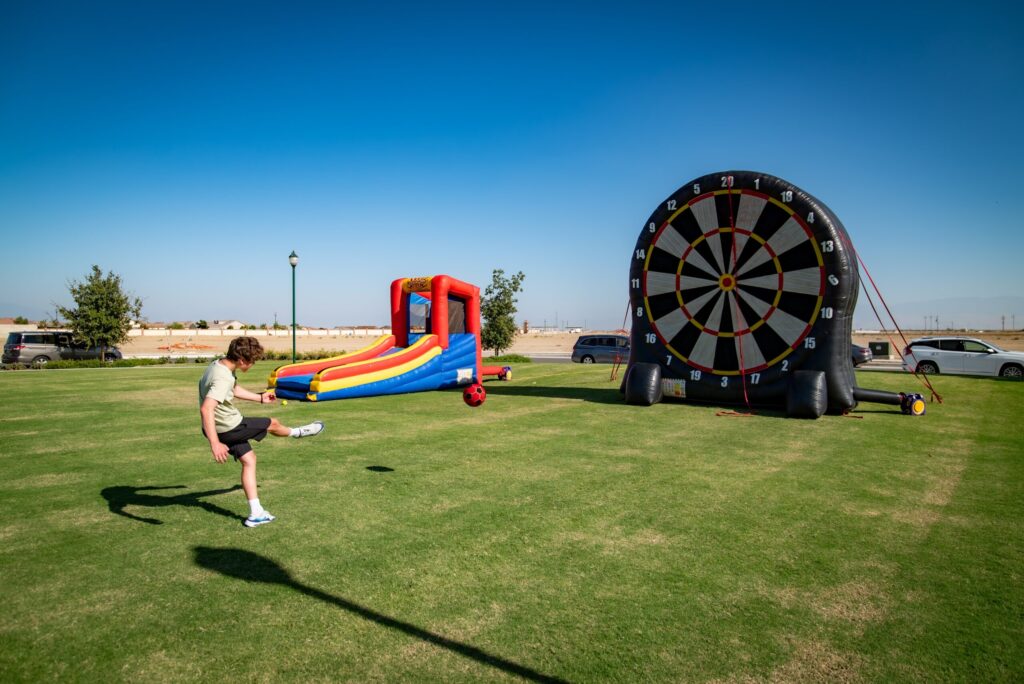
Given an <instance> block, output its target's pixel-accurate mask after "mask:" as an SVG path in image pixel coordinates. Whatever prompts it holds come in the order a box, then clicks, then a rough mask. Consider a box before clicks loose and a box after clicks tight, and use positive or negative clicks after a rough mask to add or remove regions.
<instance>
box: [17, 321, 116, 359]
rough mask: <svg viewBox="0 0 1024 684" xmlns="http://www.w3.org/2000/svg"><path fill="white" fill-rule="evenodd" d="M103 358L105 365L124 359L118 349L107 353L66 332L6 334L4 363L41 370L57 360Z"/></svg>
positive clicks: (110, 348)
mask: <svg viewBox="0 0 1024 684" xmlns="http://www.w3.org/2000/svg"><path fill="white" fill-rule="evenodd" d="M100 354H103V360H104V361H116V360H118V359H120V358H121V351H120V350H119V349H118V348H117V347H107V350H106V352H104V351H103V350H101V349H100V348H99V347H90V346H88V345H87V344H86V343H84V342H79V341H78V340H76V339H74V337H72V335H71V333H70V332H68V331H66V330H25V331H22V332H12V333H8V334H7V341H6V342H5V343H4V355H3V362H4V363H23V364H25V365H26V366H27V365H36V366H41V365H43V364H45V363H49V362H50V361H58V360H68V359H98V358H100Z"/></svg>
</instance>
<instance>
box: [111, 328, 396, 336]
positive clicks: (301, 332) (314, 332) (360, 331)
mask: <svg viewBox="0 0 1024 684" xmlns="http://www.w3.org/2000/svg"><path fill="white" fill-rule="evenodd" d="M390 334H391V328H319V329H318V328H299V329H298V330H296V331H295V336H296V337H380V336H381V335H390ZM128 336H129V337H231V338H235V337H242V336H245V337H291V336H292V331H291V330H265V329H259V330H202V329H197V328H191V329H189V328H185V329H182V330H175V329H173V328H133V329H132V330H129V331H128Z"/></svg>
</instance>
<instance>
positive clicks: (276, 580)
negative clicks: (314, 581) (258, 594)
mask: <svg viewBox="0 0 1024 684" xmlns="http://www.w3.org/2000/svg"><path fill="white" fill-rule="evenodd" d="M194 551H195V562H196V565H198V566H200V567H202V568H206V569H207V570H213V571H215V572H219V573H221V574H222V575H226V576H228V577H234V578H235V579H240V580H245V581H247V582H266V583H268V584H280V585H283V586H286V587H289V588H291V589H294V590H295V591H297V592H299V593H300V594H304V595H306V596H309V597H310V598H315V599H317V600H320V601H323V602H324V603H328V604H331V605H333V606H337V607H338V608H341V609H342V610H344V611H347V612H349V613H352V614H353V615H358V616H359V617H361V618H363V619H365V620H369V621H370V622H374V623H376V624H378V625H381V626H382V627H388V628H389V629H395V630H398V631H399V632H403V633H405V634H408V635H409V636H412V637H415V638H417V639H421V640H423V641H425V642H427V643H429V644H433V645H435V646H440V647H441V648H446V649H448V650H449V651H452V652H453V653H457V654H459V655H461V656H463V657H466V658H470V659H471V660H475V661H477V662H478V663H481V664H483V665H489V666H490V667H494V668H497V669H499V670H501V671H503V672H507V673H509V674H512V675H516V676H519V677H522V678H523V679H527V680H529V681H532V682H565V680H564V679H559V678H558V677H551V676H549V675H545V674H541V673H540V672H536V671H534V670H531V669H530V668H528V667H525V666H523V665H519V664H518V663H514V662H512V661H510V660H505V659H504V658H501V657H499V656H496V655H491V654H490V653H488V652H486V651H483V650H481V649H479V648H476V647H475V646H470V645H468V644H464V643H462V642H459V641H455V640H453V639H448V638H447V637H443V636H441V635H440V634H434V633H433V632H428V631H427V630H425V629H422V628H421V627H417V626H416V625H411V624H409V623H408V622H402V621H401V620H398V619H396V618H393V617H389V616H387V615H384V614H383V613H378V612H376V611H374V610H371V609H370V608H367V607H365V606H361V605H359V604H358V603H353V602H352V601H349V600H347V599H344V598H341V597H340V596H332V595H331V594H328V593H326V592H323V591H320V590H319V589H316V588H314V587H308V586H306V585H305V584H302V583H301V582H297V581H296V580H295V579H293V578H292V576H291V575H290V574H288V571H287V570H285V569H284V568H282V567H281V566H280V565H278V564H277V563H275V562H274V561H272V560H270V559H269V558H266V557H264V556H260V555H259V554H255V553H252V552H250V551H243V550H242V549H215V548H210V547H208V546H197V547H195V548H194Z"/></svg>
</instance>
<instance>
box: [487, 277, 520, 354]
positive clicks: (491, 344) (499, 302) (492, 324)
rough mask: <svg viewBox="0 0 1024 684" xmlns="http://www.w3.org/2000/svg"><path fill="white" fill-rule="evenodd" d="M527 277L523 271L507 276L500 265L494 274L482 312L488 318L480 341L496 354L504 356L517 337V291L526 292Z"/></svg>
mask: <svg viewBox="0 0 1024 684" xmlns="http://www.w3.org/2000/svg"><path fill="white" fill-rule="evenodd" d="M525 278H526V276H525V275H523V272H522V271H519V272H518V273H516V274H515V275H514V276H512V277H510V278H506V277H505V271H503V270H502V269H500V268H496V269H494V271H493V272H492V273H491V284H490V285H488V286H487V289H486V290H485V291H484V296H483V301H481V302H480V315H481V316H483V319H484V325H483V329H482V330H481V331H480V342H481V344H482V345H483V348H484V349H493V350H494V353H495V355H498V356H500V355H501V352H502V351H503V350H505V349H508V348H509V347H511V346H512V342H513V340H515V338H516V322H515V318H514V316H515V313H516V294H517V293H519V292H522V290H523V280H524V279H525Z"/></svg>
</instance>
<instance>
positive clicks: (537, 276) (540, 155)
mask: <svg viewBox="0 0 1024 684" xmlns="http://www.w3.org/2000/svg"><path fill="white" fill-rule="evenodd" d="M829 5H830V3H785V2H783V3H764V2H761V3H746V2H730V3H707V2H702V3H689V2H673V3H655V2H630V3H604V2H594V3H564V4H557V3H532V2H517V3H505V4H499V3H482V2H473V3H470V2H466V3H446V2H440V3H433V4H428V3H390V4H389V3H366V2H358V3H356V2H349V3H346V2H323V3H318V2H292V3H260V2H143V3H139V2H130V3H129V2H102V3H86V2H46V1H43V2H29V1H20V0H14V1H8V2H5V3H3V4H2V5H0V234H2V237H3V244H4V246H5V249H4V252H5V256H6V258H5V259H4V262H5V264H4V267H3V269H2V270H0V316H16V315H25V316H28V317H30V318H36V317H40V316H44V315H46V316H49V315H51V314H52V312H53V303H59V304H63V305H67V304H70V303H71V302H70V298H69V295H68V292H67V282H68V280H69V279H81V278H83V277H84V276H85V275H86V274H87V273H88V272H89V270H90V267H91V265H92V264H98V265H99V266H100V267H101V268H102V269H104V270H105V271H107V270H112V271H114V272H116V273H118V274H120V275H121V276H122V278H123V279H124V283H125V286H126V288H127V289H128V290H130V291H132V292H133V293H135V294H137V295H139V296H141V297H142V298H143V300H144V308H143V313H144V315H145V316H146V317H147V318H149V319H150V320H154V321H170V320H195V319H199V318H205V319H218V318H241V319H243V320H247V321H249V322H252V323H264V322H273V320H274V316H275V314H276V315H277V317H278V319H279V320H280V321H281V322H287V321H288V320H290V316H291V289H290V288H291V272H290V268H289V266H288V263H287V256H288V254H289V253H290V252H291V251H292V250H295V251H296V252H297V253H298V254H299V256H300V257H301V261H300V264H299V267H298V271H297V283H298V297H297V298H298V319H299V323H300V324H306V325H356V324H377V323H386V322H387V321H388V286H389V284H390V282H391V280H392V279H394V278H397V277H404V276H418V275H431V274H435V273H448V274H450V275H453V276H455V277H458V278H460V279H462V280H466V281H469V282H473V283H476V284H478V285H480V287H481V289H483V288H484V287H485V286H486V285H487V284H488V283H489V282H490V276H491V271H492V270H493V269H495V268H503V269H505V271H506V272H515V271H519V270H522V271H523V272H524V273H526V281H525V283H524V284H525V291H524V292H523V293H522V294H521V295H520V297H519V314H518V315H517V319H518V320H519V321H522V320H523V319H527V320H529V321H530V322H531V324H533V325H542V324H544V323H547V324H548V325H551V324H554V322H555V321H556V319H557V320H558V321H559V323H568V324H575V325H586V326H587V327H591V328H601V327H603V328H618V327H619V326H621V325H622V321H623V316H624V313H625V309H626V305H627V302H628V291H627V286H628V270H629V258H630V254H631V252H632V249H633V246H634V244H635V242H636V239H637V235H638V234H639V232H640V230H641V228H642V227H643V225H644V222H645V220H646V218H647V217H648V215H649V214H650V213H651V212H652V211H653V210H654V209H655V207H656V206H657V205H658V204H659V203H660V202H661V201H662V200H663V199H664V198H665V197H667V196H668V195H670V194H671V193H673V192H674V191H675V190H676V189H677V188H679V187H680V186H682V185H684V184H685V183H687V182H688V181H689V180H691V179H693V178H696V177H698V176H702V175H704V174H708V173H712V172H716V171H720V170H727V169H752V170H758V171H762V172H765V173H769V174H773V175H776V176H780V177H782V178H785V179H786V180H788V181H790V182H792V183H794V184H796V185H798V186H800V187H801V188H803V189H804V190H806V191H808V192H810V193H812V194H814V195H815V196H816V197H818V198H819V199H821V200H822V201H824V202H825V203H826V204H828V205H829V207H830V208H831V209H832V210H833V212H834V213H835V214H836V215H838V217H839V218H840V219H841V220H842V222H843V223H844V224H845V225H846V228H847V230H848V231H849V233H850V236H851V238H852V240H853V242H854V244H855V245H856V246H857V248H858V251H859V252H860V254H861V257H862V258H863V259H864V261H865V263H866V264H867V267H868V269H870V271H871V275H872V276H873V277H874V279H875V281H876V282H877V283H878V285H879V287H880V289H881V290H882V293H883V294H884V295H885V297H886V298H887V300H888V301H889V302H890V303H891V304H892V305H893V306H894V307H896V310H897V311H905V312H907V320H905V321H901V323H902V324H904V325H910V326H915V327H920V326H921V325H922V321H921V319H920V312H921V310H925V309H920V310H919V308H915V306H916V304H915V303H917V304H920V303H922V302H930V303H929V304H927V307H931V308H934V309H936V310H935V311H934V312H932V313H935V314H938V315H940V320H943V322H945V320H946V319H947V317H950V316H954V315H957V314H956V313H954V311H953V310H952V309H951V310H950V311H949V312H947V311H942V310H938V309H939V307H942V306H950V307H952V306H953V305H952V304H949V302H948V301H946V300H950V299H951V298H970V300H969V301H981V302H984V301H986V300H990V299H996V298H999V299H998V301H999V302H1001V303H1000V304H999V305H998V306H996V307H994V309H993V310H994V311H995V310H997V309H1005V311H1003V313H1005V314H1006V315H1007V325H1009V321H1010V315H1013V314H1015V315H1016V319H1017V325H1018V327H1020V326H1022V325H1024V307H1021V306H1020V304H1021V302H1022V301H1024V298H1022V295H1024V269H1022V268H1021V266H1020V263H1021V254H1022V253H1024V225H1022V220H1021V213H1020V211H1019V210H1018V207H1019V205H1020V199H1021V195H1022V193H1021V190H1020V188H1021V182H1020V180H1019V176H1020V167H1021V156H1022V152H1024V132H1022V125H1021V121H1022V120H1024V113H1022V112H1024V106H1022V105H1024V95H1022V93H1024V41H1021V40H1020V36H1021V35H1022V34H1024V10H1022V9H1020V5H1019V3H1012V2H1001V3H999V2H976V3H972V4H971V5H970V6H965V5H963V3H952V2H927V3H884V4H883V3H874V2H861V3H849V4H845V5H837V6H835V7H830V6H829ZM943 302H946V303H945V304H944V303H943ZM970 306H971V308H972V309H974V310H980V308H984V307H983V306H981V307H980V308H979V305H977V304H971V305H970ZM1015 306H1016V307H1018V309H1017V310H1013V307H1015ZM987 315H989V314H986V316H987ZM855 322H856V323H858V324H859V325H861V326H869V327H870V326H872V318H871V316H870V310H869V309H868V308H867V307H866V306H865V302H863V297H862V305H861V306H860V307H859V308H858V315H857V317H856V319H855ZM965 323H967V321H965ZM969 324H970V325H985V326H996V325H997V324H998V321H993V322H984V321H980V320H979V321H977V322H973V321H972V322H969ZM875 325H877V324H875Z"/></svg>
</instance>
